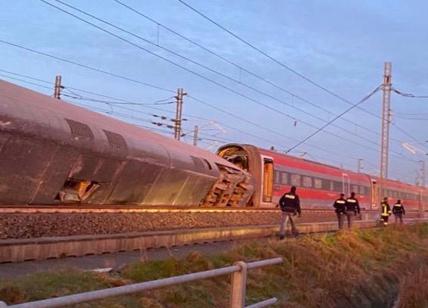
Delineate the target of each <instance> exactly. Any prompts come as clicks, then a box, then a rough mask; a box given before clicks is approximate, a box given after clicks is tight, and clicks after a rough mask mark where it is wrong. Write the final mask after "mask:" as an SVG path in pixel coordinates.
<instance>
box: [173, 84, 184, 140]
mask: <svg viewBox="0 0 428 308" xmlns="http://www.w3.org/2000/svg"><path fill="white" fill-rule="evenodd" d="M185 95H187V93H185V92H184V90H183V88H179V89H177V95H176V96H175V101H176V104H177V108H176V111H175V120H174V124H175V125H174V138H175V139H176V140H179V141H180V137H181V122H182V115H183V97H184V96H185Z"/></svg>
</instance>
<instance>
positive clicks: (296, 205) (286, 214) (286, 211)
mask: <svg viewBox="0 0 428 308" xmlns="http://www.w3.org/2000/svg"><path fill="white" fill-rule="evenodd" d="M279 206H280V207H281V211H282V213H281V222H280V227H279V238H280V239H281V240H282V239H283V238H284V237H285V230H286V228H287V223H288V222H290V224H291V232H292V233H293V235H294V236H297V235H298V234H299V232H298V231H297V228H296V225H295V223H294V221H293V216H296V214H299V217H300V216H301V214H302V211H301V209H300V199H299V196H298V195H297V194H296V187H295V186H292V187H291V189H290V191H289V192H288V193H285V194H284V195H283V196H282V197H281V199H280V200H279Z"/></svg>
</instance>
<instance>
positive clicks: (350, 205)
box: [346, 197, 360, 214]
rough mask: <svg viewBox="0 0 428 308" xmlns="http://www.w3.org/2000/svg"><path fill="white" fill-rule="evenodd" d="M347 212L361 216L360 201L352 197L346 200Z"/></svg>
mask: <svg viewBox="0 0 428 308" xmlns="http://www.w3.org/2000/svg"><path fill="white" fill-rule="evenodd" d="M346 211H351V212H355V213H358V214H359V213H360V204H359V203H358V200H357V199H355V198H351V197H349V198H348V199H346Z"/></svg>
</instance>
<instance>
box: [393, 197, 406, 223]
mask: <svg viewBox="0 0 428 308" xmlns="http://www.w3.org/2000/svg"><path fill="white" fill-rule="evenodd" d="M392 214H394V218H395V223H397V222H398V220H400V224H402V223H403V215H406V211H405V210H404V205H403V204H402V203H401V200H397V202H396V203H395V204H394V206H393V207H392Z"/></svg>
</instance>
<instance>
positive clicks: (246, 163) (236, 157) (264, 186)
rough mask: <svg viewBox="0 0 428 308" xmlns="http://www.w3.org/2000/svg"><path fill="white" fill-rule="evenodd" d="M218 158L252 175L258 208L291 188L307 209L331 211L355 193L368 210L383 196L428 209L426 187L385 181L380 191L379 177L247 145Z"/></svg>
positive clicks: (232, 146)
mask: <svg viewBox="0 0 428 308" xmlns="http://www.w3.org/2000/svg"><path fill="white" fill-rule="evenodd" d="M218 155H219V156H221V157H222V158H224V159H226V160H228V161H230V162H232V163H234V164H236V165H238V166H239V167H240V168H242V169H244V170H246V171H248V172H249V173H250V174H252V176H253V177H254V180H255V183H256V187H257V188H258V189H256V190H255V193H254V195H253V198H252V200H251V204H252V205H253V206H255V207H273V206H276V204H277V203H278V200H279V198H280V197H281V196H282V194H284V193H285V192H287V191H288V190H289V189H290V187H291V186H296V187H298V193H299V195H300V199H301V204H302V207H303V208H306V209H331V206H332V203H333V202H334V200H335V199H337V197H338V195H339V194H340V193H344V194H345V195H347V196H348V195H349V194H350V193H351V192H355V193H356V195H357V198H358V199H359V202H360V207H361V208H362V209H366V210H375V209H378V208H379V203H380V199H379V198H380V197H382V198H383V197H388V198H389V201H390V202H391V203H392V202H395V201H396V200H397V199H401V200H402V202H403V203H404V204H405V206H406V208H408V209H409V210H415V211H416V210H417V211H422V210H423V209H426V208H427V207H428V190H427V189H426V188H423V187H419V186H415V185H410V184H406V183H402V182H399V181H393V180H383V184H382V188H380V179H379V178H378V177H373V176H371V175H368V174H364V173H357V172H354V171H350V170H344V169H340V168H337V167H333V166H329V165H326V164H322V163H319V162H315V161H311V160H307V159H303V158H297V157H294V156H290V155H286V154H283V153H279V152H276V151H272V150H265V149H261V148H258V147H255V146H253V145H247V144H227V145H224V146H222V147H221V148H220V149H219V150H218ZM380 190H381V191H380Z"/></svg>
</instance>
